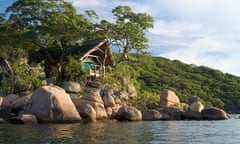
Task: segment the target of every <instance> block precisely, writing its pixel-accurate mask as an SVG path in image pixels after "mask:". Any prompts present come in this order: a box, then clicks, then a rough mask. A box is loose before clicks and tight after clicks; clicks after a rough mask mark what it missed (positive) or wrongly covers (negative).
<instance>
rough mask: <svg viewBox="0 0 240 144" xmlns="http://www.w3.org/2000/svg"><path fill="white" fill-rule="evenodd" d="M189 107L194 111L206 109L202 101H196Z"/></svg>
mask: <svg viewBox="0 0 240 144" xmlns="http://www.w3.org/2000/svg"><path fill="white" fill-rule="evenodd" d="M189 108H190V109H191V110H192V111H196V112H201V111H202V110H203V109H204V106H203V104H202V103H201V102H200V101H197V102H194V103H192V104H191V105H190V106H189Z"/></svg>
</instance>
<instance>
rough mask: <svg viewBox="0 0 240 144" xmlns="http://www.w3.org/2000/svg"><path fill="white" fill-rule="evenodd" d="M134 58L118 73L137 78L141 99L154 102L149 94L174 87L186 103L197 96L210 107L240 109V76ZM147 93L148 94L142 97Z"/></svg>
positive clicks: (182, 64)
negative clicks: (193, 96) (191, 97)
mask: <svg viewBox="0 0 240 144" xmlns="http://www.w3.org/2000/svg"><path fill="white" fill-rule="evenodd" d="M131 57H135V58H131V59H132V60H129V61H126V62H124V63H121V64H120V65H119V66H117V68H116V69H114V71H115V70H116V72H114V73H115V74H116V75H122V76H126V77H128V78H130V79H131V80H133V81H134V80H135V81H134V84H137V90H138V94H140V96H139V97H140V98H139V99H142V100H143V99H147V100H150V101H154V100H151V98H150V99H149V98H148V96H147V95H148V94H146V93H150V94H151V93H153V94H158V95H160V94H161V91H162V90H163V89H170V90H173V91H175V92H176V94H177V95H178V96H179V98H180V100H181V102H183V103H188V98H189V97H190V96H192V95H197V96H199V97H200V98H201V100H202V102H203V104H204V105H205V106H206V107H209V106H216V107H219V108H224V109H226V110H229V111H233V112H236V111H237V110H238V109H240V101H239V99H240V97H239V96H240V84H239V83H240V78H239V77H236V76H233V75H230V74H224V73H222V72H221V71H219V70H214V69H211V68H208V67H205V66H200V67H197V66H195V65H188V64H184V63H182V62H180V61H177V60H174V61H171V60H169V59H166V58H162V57H151V56H150V55H131ZM144 93H145V96H141V94H144Z"/></svg>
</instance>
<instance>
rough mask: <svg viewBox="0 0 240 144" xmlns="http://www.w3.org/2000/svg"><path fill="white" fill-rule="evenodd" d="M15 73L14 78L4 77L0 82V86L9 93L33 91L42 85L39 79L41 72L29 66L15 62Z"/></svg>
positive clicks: (13, 67) (13, 66)
mask: <svg viewBox="0 0 240 144" xmlns="http://www.w3.org/2000/svg"><path fill="white" fill-rule="evenodd" d="M12 69H13V71H14V76H13V77H4V78H3V79H2V80H1V81H0V86H1V87H2V89H3V90H5V91H7V93H13V92H19V91H25V90H32V89H35V88H37V87H40V86H41V85H42V82H41V80H40V78H39V76H40V72H39V71H38V70H34V68H31V67H30V66H29V65H28V64H25V63H24V64H20V63H19V62H15V63H13V65H12Z"/></svg>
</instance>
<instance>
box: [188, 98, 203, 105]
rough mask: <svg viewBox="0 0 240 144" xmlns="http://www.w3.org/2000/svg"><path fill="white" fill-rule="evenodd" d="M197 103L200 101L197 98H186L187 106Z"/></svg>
mask: <svg viewBox="0 0 240 144" xmlns="http://www.w3.org/2000/svg"><path fill="white" fill-rule="evenodd" d="M198 101H200V97H198V96H191V97H189V98H188V103H189V105H191V104H192V103H195V102H198Z"/></svg>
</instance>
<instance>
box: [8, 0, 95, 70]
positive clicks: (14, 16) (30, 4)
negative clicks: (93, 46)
mask: <svg viewBox="0 0 240 144" xmlns="http://www.w3.org/2000/svg"><path fill="white" fill-rule="evenodd" d="M7 12H9V14H11V15H10V18H9V22H10V23H12V24H14V25H15V27H16V29H18V30H20V31H22V32H23V35H22V38H23V40H22V41H24V43H26V42H28V43H29V45H30V48H35V49H36V50H43V51H44V52H45V55H46V56H47V59H48V60H49V63H51V64H53V65H55V66H57V67H58V70H59V72H60V71H61V65H62V60H63V52H64V49H65V48H66V47H67V46H70V45H73V44H76V41H79V40H84V36H85V35H87V33H89V32H90V31H91V30H92V25H91V23H90V22H88V21H87V19H85V18H84V17H83V16H80V15H78V14H77V12H76V9H75V8H74V7H73V5H72V4H71V3H69V2H65V1H64V0H31V1H29V0H18V1H16V2H15V3H14V4H13V5H12V6H10V7H8V8H7ZM52 50H54V51H55V53H51V51H52ZM56 51H58V53H56Z"/></svg>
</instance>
